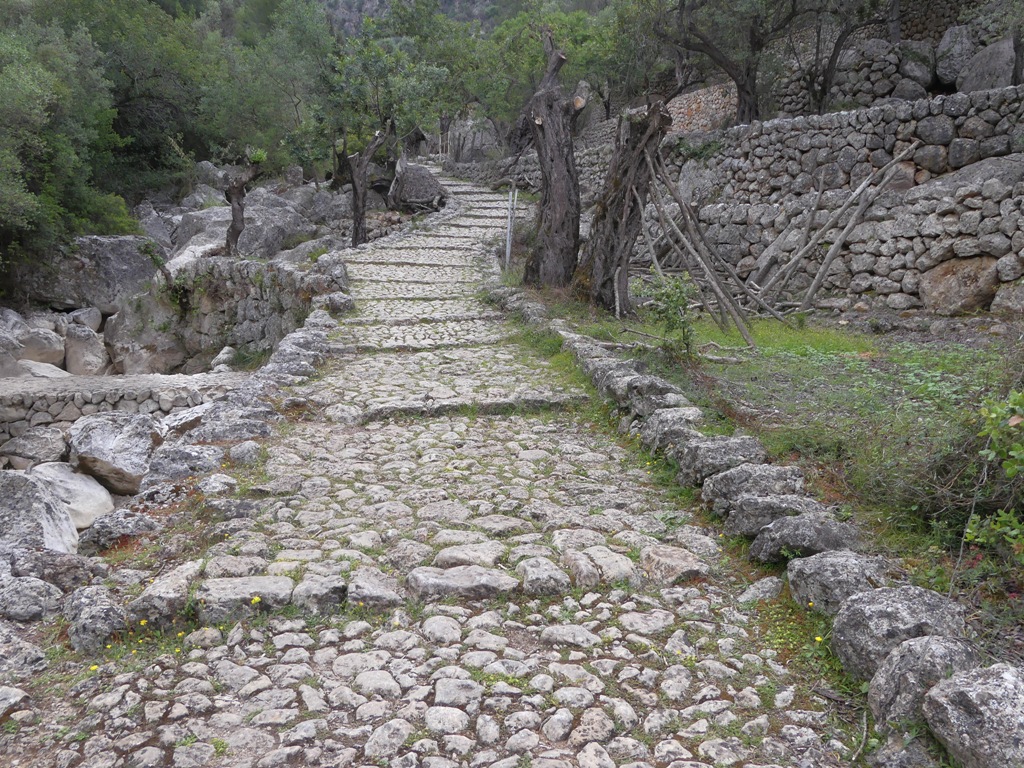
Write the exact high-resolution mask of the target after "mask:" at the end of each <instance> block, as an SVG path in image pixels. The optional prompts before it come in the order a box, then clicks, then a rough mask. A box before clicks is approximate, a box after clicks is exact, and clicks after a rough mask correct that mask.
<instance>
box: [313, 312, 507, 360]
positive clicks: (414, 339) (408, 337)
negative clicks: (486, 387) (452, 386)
mask: <svg viewBox="0 0 1024 768" xmlns="http://www.w3.org/2000/svg"><path fill="white" fill-rule="evenodd" d="M512 333H513V331H512V329H511V328H510V327H509V326H507V325H504V324H503V323H498V322H494V321H491V320H481V319H472V320H461V321H452V320H442V321H441V322H437V323H413V324H409V325H397V326H395V325H366V326H356V327H351V326H343V327H342V328H341V329H339V330H338V331H336V332H334V333H333V334H332V339H333V340H334V341H338V342H340V343H342V344H347V345H350V346H352V347H354V348H355V349H356V350H357V351H359V352H377V351H403V352H410V351H420V350H425V349H438V348H444V347H453V346H479V345H481V344H494V343H497V342H499V341H501V340H503V339H507V338H508V337H509V336H511V335H512Z"/></svg>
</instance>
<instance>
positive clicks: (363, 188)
mask: <svg viewBox="0 0 1024 768" xmlns="http://www.w3.org/2000/svg"><path fill="white" fill-rule="evenodd" d="M385 141H387V133H386V132H385V131H377V133H376V134H374V136H373V138H372V139H371V140H370V143H369V144H367V145H366V147H365V148H364V149H363V151H362V152H356V153H355V154H352V155H349V154H348V153H347V150H346V149H343V150H342V153H341V160H342V163H343V164H344V165H345V166H347V168H346V170H347V172H348V176H349V178H350V179H352V245H353V246H357V245H362V244H363V243H365V242H366V241H367V240H368V239H369V235H368V233H367V231H366V192H367V187H368V181H367V178H366V177H367V171H368V170H369V167H370V161H371V160H372V159H373V156H374V155H375V154H376V153H377V150H378V149H380V148H381V147H382V146H384V142H385Z"/></svg>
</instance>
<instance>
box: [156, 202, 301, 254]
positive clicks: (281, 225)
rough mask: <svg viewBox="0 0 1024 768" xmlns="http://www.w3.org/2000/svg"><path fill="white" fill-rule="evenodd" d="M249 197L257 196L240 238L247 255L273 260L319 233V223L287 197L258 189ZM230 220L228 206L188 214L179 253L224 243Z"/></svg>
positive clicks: (179, 233)
mask: <svg viewBox="0 0 1024 768" xmlns="http://www.w3.org/2000/svg"><path fill="white" fill-rule="evenodd" d="M249 198H253V199H251V200H247V204H246V206H245V229H244V230H243V231H242V235H241V237H239V239H238V252H239V253H240V254H242V255H243V256H244V257H245V258H249V259H269V258H270V257H271V256H273V255H274V254H275V253H277V252H278V251H280V250H282V249H283V248H284V247H285V246H286V245H287V244H288V243H290V242H293V241H296V240H298V241H301V240H309V239H311V238H312V237H313V236H314V235H315V234H316V225H314V224H312V223H311V222H309V221H307V220H306V219H305V218H304V217H303V216H302V215H301V214H299V212H298V211H296V210H295V209H294V208H293V207H292V206H291V204H289V203H288V202H287V201H286V200H284V199H283V198H279V197H276V196H273V197H271V196H269V195H265V196H260V195H256V194H255V192H254V193H253V194H251V195H249ZM278 203H279V204H278ZM272 206H273V207H272ZM230 223H231V209H230V208H228V207H215V208H206V209H204V210H200V211H193V212H190V213H186V214H185V215H184V216H182V217H181V223H179V224H178V230H177V233H176V245H177V248H176V250H175V253H181V252H182V251H184V250H185V249H186V248H191V249H195V248H201V247H205V246H211V245H222V244H223V243H224V238H225V236H226V235H227V231H228V225H229V224H230Z"/></svg>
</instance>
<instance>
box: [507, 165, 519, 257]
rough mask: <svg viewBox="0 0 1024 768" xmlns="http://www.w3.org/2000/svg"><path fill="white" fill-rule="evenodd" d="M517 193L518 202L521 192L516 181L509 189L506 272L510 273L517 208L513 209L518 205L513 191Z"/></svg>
mask: <svg viewBox="0 0 1024 768" xmlns="http://www.w3.org/2000/svg"><path fill="white" fill-rule="evenodd" d="M513 190H515V192H516V200H518V197H519V190H518V189H517V188H516V184H515V181H514V180H513V182H512V186H510V187H509V188H508V232H507V233H506V235H505V271H506V272H508V268H509V266H510V265H511V263H512V223H513V222H514V221H515V208H514V207H513V206H514V205H515V204H516V203H515V201H513V197H512V191H513Z"/></svg>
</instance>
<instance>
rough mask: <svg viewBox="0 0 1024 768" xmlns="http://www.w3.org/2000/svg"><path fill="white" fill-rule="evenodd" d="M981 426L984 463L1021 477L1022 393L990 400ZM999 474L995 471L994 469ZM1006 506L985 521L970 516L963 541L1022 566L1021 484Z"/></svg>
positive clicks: (1023, 455) (1011, 477)
mask: <svg viewBox="0 0 1024 768" xmlns="http://www.w3.org/2000/svg"><path fill="white" fill-rule="evenodd" d="M981 416H982V419H983V422H984V425H983V427H982V430H981V437H983V438H987V440H988V442H987V447H985V448H984V449H982V450H981V451H980V456H981V458H982V459H984V460H985V461H986V462H990V463H995V464H996V465H997V467H998V468H999V469H1001V470H1002V472H1003V474H1004V475H1005V478H1006V479H1007V480H1009V481H1011V482H1012V481H1014V479H1015V478H1018V476H1020V477H1022V478H1024V475H1022V472H1024V392H1022V391H1017V390H1015V391H1012V392H1010V393H1009V394H1008V395H1007V397H1006V398H999V399H995V398H993V399H989V400H987V401H986V402H985V404H984V405H983V406H982V408H981ZM996 471H998V470H996ZM1011 487H1012V489H1013V493H1012V495H1011V496H1010V499H1009V503H1008V504H1007V505H1006V506H1005V507H1003V508H1001V509H998V510H996V512H995V513H994V514H992V515H991V516H989V517H987V518H985V517H982V516H981V515H978V514H973V515H972V516H971V519H970V520H969V521H968V525H967V531H966V535H965V538H966V540H967V541H969V542H977V543H979V544H984V545H986V546H989V547H994V548H996V549H1002V550H1008V554H1009V555H1010V556H1011V557H1012V558H1013V559H1014V560H1015V561H1016V562H1017V564H1018V565H1020V566H1024V521H1022V520H1021V517H1020V513H1019V509H1017V508H1018V507H1019V505H1020V493H1019V491H1020V482H1016V483H1012V486H1011Z"/></svg>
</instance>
